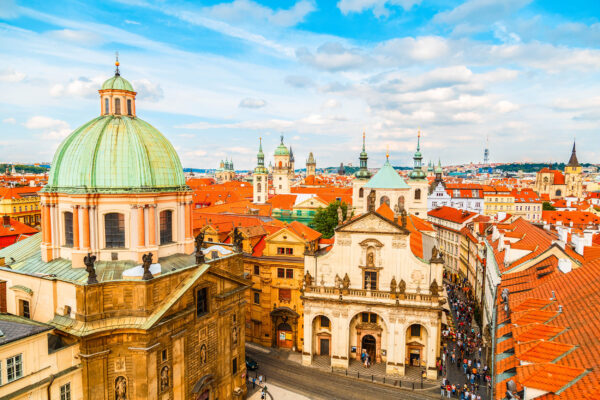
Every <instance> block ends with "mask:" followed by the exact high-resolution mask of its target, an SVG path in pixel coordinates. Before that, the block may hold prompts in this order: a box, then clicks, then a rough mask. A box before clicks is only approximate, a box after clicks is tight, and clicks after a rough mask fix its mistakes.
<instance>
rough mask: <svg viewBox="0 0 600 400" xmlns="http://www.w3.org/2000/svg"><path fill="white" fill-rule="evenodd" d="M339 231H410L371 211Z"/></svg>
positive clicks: (343, 226) (341, 227)
mask: <svg viewBox="0 0 600 400" xmlns="http://www.w3.org/2000/svg"><path fill="white" fill-rule="evenodd" d="M336 231H337V232H373V233H405V232H406V233H408V232H407V231H406V230H405V229H403V228H402V227H401V226H399V225H397V224H395V223H394V222H392V221H389V220H388V219H386V218H384V217H382V216H381V215H379V214H377V213H375V212H370V213H368V214H364V215H361V216H360V217H358V218H356V219H354V220H352V221H350V222H348V223H346V224H344V225H342V226H340V227H339V228H337V229H336Z"/></svg>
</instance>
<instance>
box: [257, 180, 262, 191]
mask: <svg viewBox="0 0 600 400" xmlns="http://www.w3.org/2000/svg"><path fill="white" fill-rule="evenodd" d="M261 189H262V185H261V183H260V182H258V183H257V184H256V191H257V192H258V193H260V192H261Z"/></svg>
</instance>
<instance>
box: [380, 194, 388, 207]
mask: <svg viewBox="0 0 600 400" xmlns="http://www.w3.org/2000/svg"><path fill="white" fill-rule="evenodd" d="M383 203H385V204H387V205H388V206H389V205H390V198H389V197H387V196H381V199H379V205H380V206H381V205H383Z"/></svg>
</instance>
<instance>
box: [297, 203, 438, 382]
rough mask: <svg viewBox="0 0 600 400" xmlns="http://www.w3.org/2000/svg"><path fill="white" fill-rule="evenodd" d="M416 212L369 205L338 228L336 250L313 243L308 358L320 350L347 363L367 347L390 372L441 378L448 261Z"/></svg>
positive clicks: (337, 364) (308, 256) (307, 265)
mask: <svg viewBox="0 0 600 400" xmlns="http://www.w3.org/2000/svg"><path fill="white" fill-rule="evenodd" d="M382 208H387V205H383V206H382ZM387 210H388V211H389V208H387ZM411 218H412V216H407V215H406V213H405V212H403V213H402V214H401V215H398V214H395V216H394V218H393V219H388V218H386V217H384V216H382V215H381V214H379V213H377V212H375V211H369V212H367V213H364V214H363V215H361V216H359V217H358V218H355V219H353V220H350V221H349V222H346V223H342V224H340V225H339V226H338V227H337V228H336V230H335V244H334V245H333V248H332V249H331V250H330V251H328V252H322V251H319V250H316V249H314V248H313V249H307V252H306V253H305V259H304V270H305V278H304V280H305V282H304V296H303V299H304V347H303V353H302V362H303V364H305V365H310V364H311V363H312V361H313V357H314V356H315V355H321V356H328V357H330V358H331V366H332V367H333V368H343V369H346V368H348V367H349V364H350V363H353V362H360V359H361V355H362V354H363V353H364V354H368V355H369V356H370V358H371V360H372V362H376V363H384V364H385V365H386V373H387V374H394V375H399V376H402V375H404V374H405V373H406V369H407V368H410V367H418V368H419V369H422V368H425V369H426V371H427V377H428V378H432V379H435V378H436V377H437V372H436V368H435V366H436V361H437V357H439V340H440V329H441V314H442V304H443V303H444V302H445V299H444V296H443V293H442V288H441V283H442V270H443V260H442V259H441V258H440V256H439V253H438V252H437V250H436V249H435V246H434V243H435V239H434V238H433V237H431V236H428V235H426V234H425V233H422V232H419V231H417V230H416V229H414V225H411V221H412V219H411ZM409 225H411V226H412V228H410V230H409Z"/></svg>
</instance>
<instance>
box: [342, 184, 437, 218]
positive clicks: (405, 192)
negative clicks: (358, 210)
mask: <svg viewBox="0 0 600 400" xmlns="http://www.w3.org/2000/svg"><path fill="white" fill-rule="evenodd" d="M408 183H409V185H410V188H409V189H367V188H365V190H364V192H365V193H364V198H363V202H362V212H363V213H366V212H367V208H368V206H369V204H368V201H367V197H368V195H369V193H370V192H371V190H375V195H376V196H375V210H377V209H378V208H379V206H380V205H381V204H380V203H381V198H382V197H384V196H387V197H388V198H389V199H390V204H389V205H390V208H391V209H392V210H394V209H395V207H396V205H397V204H398V203H399V199H400V196H404V208H405V210H406V212H407V213H409V214H414V215H417V216H419V217H420V218H423V219H425V218H426V217H427V181H409V182H408ZM359 189H360V186H358V185H356V186H353V190H352V198H353V199H354V198H357V199H358V193H356V194H355V193H354V192H355V191H357V192H358V190H359ZM417 189H421V198H420V199H419V200H415V191H416V190H417Z"/></svg>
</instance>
